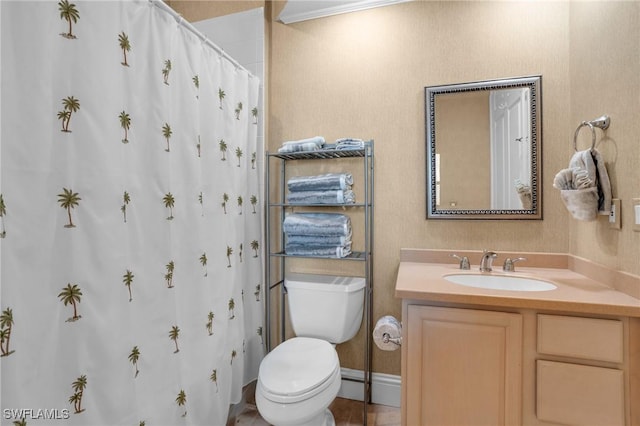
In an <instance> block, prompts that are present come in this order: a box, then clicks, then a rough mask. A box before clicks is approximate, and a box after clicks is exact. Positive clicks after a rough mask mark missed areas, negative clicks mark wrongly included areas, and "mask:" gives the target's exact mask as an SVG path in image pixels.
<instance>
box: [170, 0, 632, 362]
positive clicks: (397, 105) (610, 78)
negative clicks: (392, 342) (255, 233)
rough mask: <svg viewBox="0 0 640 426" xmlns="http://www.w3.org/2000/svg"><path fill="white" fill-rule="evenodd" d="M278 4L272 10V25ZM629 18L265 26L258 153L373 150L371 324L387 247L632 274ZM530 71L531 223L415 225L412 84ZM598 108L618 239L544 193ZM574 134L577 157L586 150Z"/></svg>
mask: <svg viewBox="0 0 640 426" xmlns="http://www.w3.org/2000/svg"><path fill="white" fill-rule="evenodd" d="M170 3H171V5H172V6H173V7H178V5H176V4H175V3H190V2H182V1H172V2H170ZM191 3H215V4H218V5H219V6H220V7H222V6H223V5H224V4H225V3H229V2H191ZM283 4H284V3H283V2H274V3H273V16H274V17H275V16H277V12H278V11H279V10H281V8H282V5H283ZM270 6H271V5H270V2H266V3H265V7H266V9H265V10H266V11H267V13H268V11H269V10H270ZM200 7H201V8H204V7H205V6H204V5H201V6H200ZM207 7H208V6H207ZM178 10H179V9H178ZM202 10H204V9H202ZM179 11H180V10H179ZM206 13H211V12H206ZM206 13H205V15H203V16H201V17H200V18H199V19H206V18H208V17H210V16H206ZM185 16H186V15H185ZM639 23H640V3H637V2H618V1H615V2H613V1H611V2H535V3H534V2H436V1H429V2H426V1H414V2H410V3H405V4H400V5H395V6H389V7H384V8H380V9H373V10H368V11H363V12H358V13H352V14H346V15H337V16H333V17H328V18H322V19H316V20H313V21H307V22H300V23H297V24H292V25H282V24H280V23H277V22H275V19H274V22H272V23H271V24H270V26H268V27H267V31H268V32H269V34H268V36H267V37H268V39H269V41H268V47H267V51H268V52H269V53H268V58H267V61H268V63H269V64H270V67H269V70H268V77H267V78H268V82H267V83H266V86H267V92H268V93H270V97H269V99H268V100H267V102H268V104H269V106H268V109H269V117H268V119H267V127H268V134H267V135H268V136H267V139H268V146H269V149H270V150H274V149H276V148H277V147H278V146H279V145H280V143H281V142H282V141H284V140H289V139H296V138H302V137H307V136H313V135H316V134H321V135H324V136H325V137H326V138H327V139H333V138H338V137H343V136H352V137H362V138H373V139H375V141H376V163H375V167H376V193H375V196H376V209H375V242H376V244H375V271H374V278H375V283H374V284H375V293H374V300H375V302H374V303H375V309H374V317H376V318H377V317H379V316H381V315H384V314H387V313H390V314H394V315H396V316H399V315H400V302H399V300H397V299H395V297H394V285H395V276H396V271H397V267H398V257H399V249H400V248H401V247H415V248H436V249H437V248H443V249H444V248H447V249H483V248H491V249H494V250H496V251H498V252H499V251H505V250H513V251H541V252H560V253H567V252H569V253H572V254H575V255H578V256H581V257H585V258H587V259H589V260H593V261H595V262H598V263H602V264H604V265H606V266H609V267H612V268H616V269H620V270H623V271H626V272H630V273H633V274H640V262H638V260H637V259H638V258H640V233H638V232H633V231H632V229H631V228H632V217H631V204H630V199H631V198H632V197H640V186H639V184H638V182H639V181H640V179H639V176H640V169H639V168H638V164H639V163H640V144H639V142H638V135H639V134H640V128H639V127H640V124H638V123H637V113H638V111H639V110H640V105H639V103H640V77H639V76H640V73H639V71H640V55H639V54H638V51H639V44H640V25H638V24H639ZM533 74H540V75H542V88H543V103H542V105H543V107H542V114H543V121H542V129H543V132H542V146H543V156H542V168H543V180H542V186H543V213H544V219H543V220H542V221H438V220H429V221H427V220H426V219H425V217H426V207H425V204H426V197H425V180H426V177H425V137H424V95H423V91H424V87H425V86H432V85H440V84H448V83H459V82H463V81H477V80H484V79H493V78H503V77H516V76H524V75H533ZM603 113H607V114H609V115H610V116H611V118H612V125H611V128H610V129H609V130H608V131H607V137H608V139H607V140H606V141H604V142H603V143H601V144H600V146H599V149H600V150H601V151H602V152H603V155H604V156H605V159H606V161H607V166H608V169H609V174H610V177H611V181H612V186H613V194H614V196H616V197H619V198H622V200H623V203H622V209H623V211H622V229H621V230H620V231H617V230H610V229H609V227H608V224H607V223H606V219H605V218H600V219H599V220H598V221H597V222H593V223H578V222H576V221H575V220H573V219H571V218H570V217H569V214H568V213H567V212H566V210H565V208H564V206H563V205H562V202H561V201H560V197H559V193H558V191H557V190H555V189H554V188H553V187H552V183H553V177H554V176H555V174H556V172H557V171H558V170H560V169H562V168H565V167H566V166H567V163H568V160H569V157H570V156H571V155H572V152H573V146H572V144H573V132H574V130H575V128H576V126H577V125H578V123H579V122H581V121H582V120H589V119H592V118H595V117H597V116H599V115H600V114H603ZM583 132H584V133H581V139H580V142H579V147H580V148H584V147H585V144H587V143H588V140H586V139H588V134H587V133H588V132H586V131H583ZM599 135H600V133H599ZM582 137H586V139H582ZM472 261H473V262H474V263H475V264H477V262H478V259H472ZM332 265H333V264H331V265H327V268H330V267H333V266H332ZM358 344H360V340H359V339H357V340H356V341H355V342H354V346H356V345H358ZM343 346H346V345H343ZM352 354H353V355H352ZM359 354H360V351H359V350H358V349H357V348H355V347H354V348H345V349H341V361H342V363H343V365H345V366H347V367H349V366H350V364H353V365H356V364H357V363H356V362H355V361H354V360H355V359H356V358H357V357H358V355H359ZM354 368H355V367H354ZM374 370H375V371H377V372H383V373H391V374H399V373H400V357H399V354H398V353H396V352H392V353H382V352H381V351H378V350H374Z"/></svg>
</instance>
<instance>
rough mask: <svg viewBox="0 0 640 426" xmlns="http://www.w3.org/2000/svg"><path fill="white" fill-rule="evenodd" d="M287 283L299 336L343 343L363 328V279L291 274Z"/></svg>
mask: <svg viewBox="0 0 640 426" xmlns="http://www.w3.org/2000/svg"><path fill="white" fill-rule="evenodd" d="M284 286H285V288H286V289H287V294H288V299H289V305H288V306H289V317H290V320H291V325H292V327H293V331H294V332H295V333H296V336H304V337H315V338H318V339H323V340H327V341H329V342H331V343H342V342H346V341H347V340H349V339H351V338H353V336H355V335H356V333H357V332H358V330H359V329H360V324H361V323H362V314H363V310H364V294H365V291H364V289H365V279H364V278H362V277H341V276H334V275H316V274H294V273H291V274H287V276H286V277H285V280H284Z"/></svg>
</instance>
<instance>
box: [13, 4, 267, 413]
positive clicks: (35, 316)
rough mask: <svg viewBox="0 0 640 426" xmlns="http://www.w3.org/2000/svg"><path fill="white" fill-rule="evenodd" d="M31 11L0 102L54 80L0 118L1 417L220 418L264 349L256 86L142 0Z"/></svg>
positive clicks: (17, 35)
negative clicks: (17, 413) (46, 76)
mask: <svg viewBox="0 0 640 426" xmlns="http://www.w3.org/2000/svg"><path fill="white" fill-rule="evenodd" d="M29 3H30V2H8V3H7V5H6V6H5V5H4V4H3V5H2V7H3V11H2V13H3V14H5V13H6V14H8V15H7V16H16V17H21V16H28V17H29V20H28V21H24V22H21V21H20V19H17V18H16V19H15V20H14V19H9V20H7V22H8V25H7V26H6V27H7V28H6V29H5V28H2V35H3V36H4V35H6V34H12V37H11V39H12V40H21V39H23V38H26V37H27V35H28V38H29V39H30V40H37V39H38V38H39V40H40V43H41V44H42V48H41V50H37V51H31V49H22V50H21V49H13V50H15V52H11V53H10V55H13V56H10V57H9V58H7V62H5V55H4V51H3V63H6V64H10V65H9V66H10V67H15V69H16V70H17V71H16V72H15V75H16V77H17V78H16V81H15V82H14V83H12V85H10V86H14V87H15V88H9V89H8V90H7V91H6V92H5V88H4V86H3V98H4V96H5V93H7V92H9V93H8V94H7V96H15V97H16V99H22V98H23V97H24V96H25V95H24V93H23V91H22V90H19V89H18V88H19V87H31V86H37V85H33V84H32V83H33V81H34V80H37V79H38V78H39V77H38V75H37V74H33V73H37V72H38V71H37V70H38V69H39V70H47V72H49V70H52V71H51V75H53V76H55V77H56V78H57V79H58V80H57V81H56V85H54V87H52V88H50V89H44V88H43V87H44V86H40V87H39V88H33V89H32V90H34V91H36V90H40V91H44V92H34V93H33V94H31V95H29V96H30V98H33V99H32V102H31V103H29V102H22V101H21V102H17V104H18V106H17V107H16V108H11V111H9V108H4V109H2V114H3V116H2V122H3V146H2V149H3V155H2V159H1V160H2V164H1V166H2V170H3V175H5V176H6V178H4V179H3V181H2V188H0V189H1V191H0V228H1V229H0V238H1V240H0V241H2V244H3V246H2V263H3V283H2V284H3V286H2V288H1V291H2V294H1V295H2V297H1V298H0V300H1V301H2V306H0V359H1V362H2V364H1V367H2V377H3V390H4V389H7V390H8V391H7V392H3V401H2V408H3V409H4V408H18V407H49V406H51V405H52V404H53V405H55V406H59V407H66V408H67V409H68V411H69V413H70V416H71V418H72V419H76V420H75V423H73V424H80V423H81V424H86V425H103V424H139V425H145V424H154V425H177V424H185V425H186V424H191V425H195V424H224V423H225V422H226V416H227V413H228V407H229V405H230V404H232V403H236V402H238V401H239V398H240V392H241V390H242V386H243V385H244V384H246V383H248V381H250V380H252V379H254V378H255V377H256V376H257V367H258V365H259V361H260V359H261V357H262V355H263V341H262V330H263V327H262V302H261V300H262V297H261V293H262V289H263V286H262V283H261V281H262V279H263V277H262V259H261V252H260V247H261V237H262V230H261V226H262V225H261V223H260V216H261V215H259V214H257V213H259V212H260V209H261V204H260V200H259V198H258V196H257V194H258V192H259V191H260V190H261V189H260V179H261V171H260V170H259V167H260V164H259V163H258V162H257V153H258V152H260V151H261V150H262V147H261V146H260V145H259V142H258V131H257V130H256V128H257V127H258V126H256V124H257V123H258V116H259V113H260V111H259V109H258V106H257V104H258V101H259V90H260V89H259V82H258V81H257V79H256V78H255V77H253V76H251V75H249V74H248V73H246V72H244V71H243V70H239V69H238V68H237V66H236V65H235V64H233V63H231V62H230V61H228V60H227V59H225V58H224V57H222V56H221V55H220V54H219V53H218V52H215V51H214V50H213V49H211V48H210V47H209V46H206V44H204V43H202V42H201V41H199V40H197V39H196V38H195V37H194V35H193V34H191V33H190V32H188V31H186V30H185V29H184V28H183V27H181V26H180V25H178V26H176V20H175V19H174V18H173V17H171V16H170V15H169V14H167V13H166V12H165V11H163V10H162V9H161V8H159V7H156V6H155V5H154V4H153V3H152V2H146V1H144V2H143V1H137V2H131V1H114V2H93V1H87V0H76V1H74V0H59V1H57V2H46V3H38V7H33V6H30V5H29ZM23 7H24V8H26V9H22V8H23ZM27 10H28V13H25V11H27ZM13 11H15V12H17V13H15V15H13ZM4 22H5V21H4V20H3V27H5V26H4ZM61 27H62V28H63V30H62V32H61V30H60V28H61ZM52 29H53V31H52ZM150 34H152V35H153V36H152V37H151V36H150ZM116 43H117V44H116ZM49 52H51V53H50V54H49ZM89 57H90V58H91V59H90V60H89V59H87V58H89ZM80 64H81V66H79V65H80ZM32 70H33V71H32ZM4 72H5V71H4V68H3V73H4ZM47 90H50V92H48V91H47ZM80 100H82V107H81V101H80ZM43 105H44V106H46V108H48V110H47V114H49V115H48V120H36V121H37V122H42V123H45V124H44V126H45V127H44V129H43V128H42V127H38V124H37V123H36V124H34V122H33V120H32V118H30V117H33V114H32V113H31V109H32V108H41V107H42V108H44V107H43ZM245 108H246V112H245ZM116 117H117V119H116ZM134 119H135V120H134ZM47 126H49V127H47ZM5 131H6V133H5ZM5 135H6V136H7V137H6V138H5V137H4V136H5ZM5 141H19V143H18V142H15V143H13V142H5ZM129 142H132V143H129ZM227 154H229V156H233V157H234V158H233V159H232V158H229V160H230V161H227ZM25 161H26V163H25ZM45 163H48V164H46V165H45V166H43V167H44V169H43V170H37V171H35V172H34V167H32V164H39V165H43V164H45ZM3 177H4V176H3ZM233 200H235V202H234V201H233ZM245 200H248V201H249V202H250V206H246V207H245V206H244V201H245ZM230 203H231V204H230ZM234 204H235V205H236V206H235V208H234ZM8 207H10V211H9V213H10V214H11V216H8V215H7V212H8ZM245 210H246V211H245ZM243 211H245V213H247V214H243ZM249 213H250V214H249ZM7 220H8V222H7ZM5 222H7V223H5ZM5 226H6V227H7V228H9V231H10V232H9V233H7V230H6V228H5ZM245 248H250V250H251V251H250V254H249V255H246V253H245ZM27 253H28V255H26V254H27ZM123 287H124V288H123ZM245 294H246V295H253V296H249V297H246V299H247V300H245ZM16 324H17V325H16ZM52 365H55V366H56V368H54V369H52V368H51V366H52ZM33 371H41V372H44V371H46V373H42V374H41V376H38V379H37V380H24V379H25V378H29V377H30V374H32V372H33ZM39 374H40V373H39ZM69 384H71V385H70V388H71V393H69ZM187 395H189V399H187ZM56 401H57V402H56ZM113 407H118V408H117V409H114V408H113ZM13 420H15V424H23V423H24V424H26V423H27V422H28V420H29V419H25V418H21V419H18V418H16V419H13ZM78 421H79V422H80V423H78ZM185 422H186V423H185ZM58 423H59V424H61V425H64V424H65V421H64V420H58V421H56V424H58Z"/></svg>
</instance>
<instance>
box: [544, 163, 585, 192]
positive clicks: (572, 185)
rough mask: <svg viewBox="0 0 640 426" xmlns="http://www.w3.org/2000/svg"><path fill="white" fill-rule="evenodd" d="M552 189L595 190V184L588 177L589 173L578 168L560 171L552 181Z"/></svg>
mask: <svg viewBox="0 0 640 426" xmlns="http://www.w3.org/2000/svg"><path fill="white" fill-rule="evenodd" d="M553 187H554V188H556V189H560V190H563V189H586V188H591V187H594V188H595V184H594V183H593V181H592V180H591V178H590V177H589V172H587V171H586V170H584V169H581V168H579V167H573V168H569V169H562V170H560V171H559V172H558V173H557V174H556V177H555V178H554V179H553Z"/></svg>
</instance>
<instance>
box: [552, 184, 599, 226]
mask: <svg viewBox="0 0 640 426" xmlns="http://www.w3.org/2000/svg"><path fill="white" fill-rule="evenodd" d="M560 198H561V199H562V202H563V203H564V205H565V207H566V208H567V210H568V211H569V213H571V215H572V216H573V217H574V218H575V219H578V220H584V221H593V220H596V217H597V212H598V209H597V206H598V189H597V188H596V187H591V188H587V189H573V190H571V189H563V190H561V191H560Z"/></svg>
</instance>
